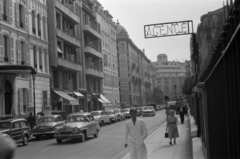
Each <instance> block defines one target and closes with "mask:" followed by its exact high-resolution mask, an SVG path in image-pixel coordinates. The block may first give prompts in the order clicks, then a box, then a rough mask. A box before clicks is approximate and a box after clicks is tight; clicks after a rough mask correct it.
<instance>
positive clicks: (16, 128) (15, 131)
mask: <svg viewBox="0 0 240 159" xmlns="http://www.w3.org/2000/svg"><path fill="white" fill-rule="evenodd" d="M11 137H12V138H13V139H14V140H15V141H19V140H21V139H22V129H21V126H20V122H19V121H15V122H12V125H11Z"/></svg>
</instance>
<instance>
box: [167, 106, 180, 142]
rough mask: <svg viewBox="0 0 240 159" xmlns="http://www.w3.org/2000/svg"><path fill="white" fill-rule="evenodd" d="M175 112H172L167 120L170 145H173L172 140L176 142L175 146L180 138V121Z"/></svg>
mask: <svg viewBox="0 0 240 159" xmlns="http://www.w3.org/2000/svg"><path fill="white" fill-rule="evenodd" d="M174 114H175V112H174V110H171V111H170V115H169V116H168V118H167V130H168V136H169V139H170V142H169V144H170V145H172V139H173V141H174V144H176V138H178V137H179V133H178V128H177V125H178V119H177V117H175V116H174Z"/></svg>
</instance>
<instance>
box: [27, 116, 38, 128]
mask: <svg viewBox="0 0 240 159" xmlns="http://www.w3.org/2000/svg"><path fill="white" fill-rule="evenodd" d="M28 123H29V125H30V128H31V130H32V129H33V127H34V125H35V124H36V123H35V118H34V116H32V112H30V115H29V117H28Z"/></svg>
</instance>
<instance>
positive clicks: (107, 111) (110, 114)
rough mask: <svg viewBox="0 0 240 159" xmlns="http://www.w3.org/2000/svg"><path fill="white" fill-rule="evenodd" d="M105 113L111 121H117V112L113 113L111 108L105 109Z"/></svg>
mask: <svg viewBox="0 0 240 159" xmlns="http://www.w3.org/2000/svg"><path fill="white" fill-rule="evenodd" d="M104 113H105V115H106V116H108V117H109V119H110V121H111V123H115V122H117V121H118V120H117V114H115V112H114V111H113V110H106V111H105V112H104Z"/></svg>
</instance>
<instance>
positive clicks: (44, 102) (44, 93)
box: [43, 91, 48, 106]
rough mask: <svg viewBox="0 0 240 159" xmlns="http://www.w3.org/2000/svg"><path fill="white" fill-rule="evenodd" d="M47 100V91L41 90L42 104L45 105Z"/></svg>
mask: <svg viewBox="0 0 240 159" xmlns="http://www.w3.org/2000/svg"><path fill="white" fill-rule="evenodd" d="M47 101H48V97H47V91H43V106H47V104H48V103H47Z"/></svg>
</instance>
